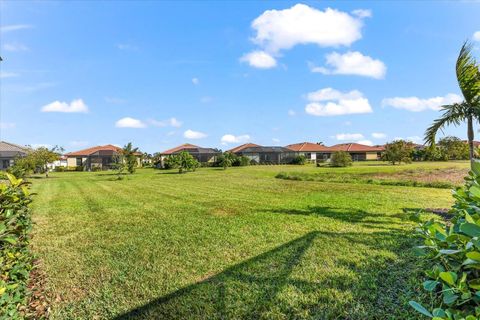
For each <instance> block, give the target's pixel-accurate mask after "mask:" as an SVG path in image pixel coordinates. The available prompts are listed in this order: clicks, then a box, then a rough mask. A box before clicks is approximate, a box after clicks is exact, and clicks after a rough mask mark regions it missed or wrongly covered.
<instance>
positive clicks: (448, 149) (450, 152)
mask: <svg viewBox="0 0 480 320" xmlns="http://www.w3.org/2000/svg"><path fill="white" fill-rule="evenodd" d="M437 145H438V147H439V149H440V150H441V152H442V153H443V154H444V159H445V160H467V159H468V158H469V148H468V144H466V143H465V142H463V141H462V140H460V139H459V138H457V137H445V138H442V139H440V140H439V141H438V143H437Z"/></svg>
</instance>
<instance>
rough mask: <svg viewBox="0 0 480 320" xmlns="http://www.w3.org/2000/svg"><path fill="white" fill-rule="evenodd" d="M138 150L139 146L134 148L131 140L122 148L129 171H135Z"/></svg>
mask: <svg viewBox="0 0 480 320" xmlns="http://www.w3.org/2000/svg"><path fill="white" fill-rule="evenodd" d="M137 152H138V148H134V147H133V145H132V143H131V142H129V143H127V144H126V145H125V146H124V147H123V149H122V155H123V157H124V159H123V160H124V162H125V166H126V169H127V171H128V172H129V173H135V167H136V166H137V156H136V153H137Z"/></svg>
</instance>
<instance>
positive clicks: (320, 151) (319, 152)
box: [285, 142, 332, 162]
mask: <svg viewBox="0 0 480 320" xmlns="http://www.w3.org/2000/svg"><path fill="white" fill-rule="evenodd" d="M285 147H286V148H288V149H290V150H292V151H294V152H295V155H296V156H299V155H302V156H305V158H306V159H307V160H308V161H313V162H316V161H317V160H327V159H329V158H330V154H331V153H332V151H331V149H330V148H329V147H326V146H324V145H321V144H318V143H311V142H300V143H294V144H289V145H288V146H285Z"/></svg>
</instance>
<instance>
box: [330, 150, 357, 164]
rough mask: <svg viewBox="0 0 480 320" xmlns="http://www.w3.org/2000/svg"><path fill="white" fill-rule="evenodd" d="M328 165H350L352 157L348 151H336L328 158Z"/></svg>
mask: <svg viewBox="0 0 480 320" xmlns="http://www.w3.org/2000/svg"><path fill="white" fill-rule="evenodd" d="M330 165H331V166H332V167H348V166H351V165H352V157H351V156H350V153H348V152H345V151H336V152H334V153H333V154H332V158H331V160H330Z"/></svg>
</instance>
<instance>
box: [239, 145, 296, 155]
mask: <svg viewBox="0 0 480 320" xmlns="http://www.w3.org/2000/svg"><path fill="white" fill-rule="evenodd" d="M237 152H245V153H257V152H264V153H279V152H293V151H292V150H291V149H288V148H284V147H278V146H267V147H265V146H254V147H247V148H243V149H242V150H240V151H237Z"/></svg>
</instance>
